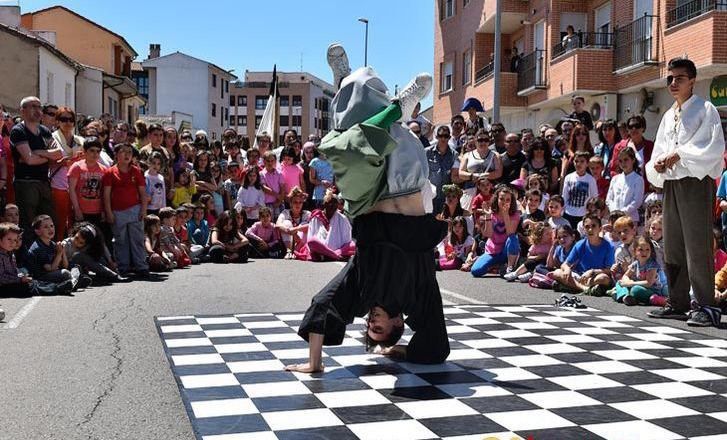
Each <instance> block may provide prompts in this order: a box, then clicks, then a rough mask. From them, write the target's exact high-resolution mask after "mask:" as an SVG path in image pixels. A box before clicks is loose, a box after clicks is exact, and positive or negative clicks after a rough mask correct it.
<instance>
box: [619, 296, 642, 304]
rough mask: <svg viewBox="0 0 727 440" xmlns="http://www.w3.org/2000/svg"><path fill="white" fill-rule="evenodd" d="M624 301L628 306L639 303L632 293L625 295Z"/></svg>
mask: <svg viewBox="0 0 727 440" xmlns="http://www.w3.org/2000/svg"><path fill="white" fill-rule="evenodd" d="M623 302H624V304H626V305H627V306H635V305H637V304H638V303H639V301H638V300H637V299H636V298H634V297H633V296H630V295H626V296H624V299H623Z"/></svg>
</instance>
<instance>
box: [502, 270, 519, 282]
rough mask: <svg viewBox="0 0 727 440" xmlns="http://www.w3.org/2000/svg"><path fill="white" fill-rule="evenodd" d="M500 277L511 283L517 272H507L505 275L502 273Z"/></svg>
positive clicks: (516, 276)
mask: <svg viewBox="0 0 727 440" xmlns="http://www.w3.org/2000/svg"><path fill="white" fill-rule="evenodd" d="M502 277H503V278H504V279H505V281H507V282H508V283H511V282H513V281H515V280H516V279H517V278H518V275H517V272H508V273H506V274H505V275H503V276H502Z"/></svg>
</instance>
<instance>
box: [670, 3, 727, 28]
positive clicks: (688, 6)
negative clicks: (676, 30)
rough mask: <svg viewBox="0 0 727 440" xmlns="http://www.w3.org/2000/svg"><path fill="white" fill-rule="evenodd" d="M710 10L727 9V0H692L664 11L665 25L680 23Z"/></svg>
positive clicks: (671, 25)
mask: <svg viewBox="0 0 727 440" xmlns="http://www.w3.org/2000/svg"><path fill="white" fill-rule="evenodd" d="M711 11H727V0H693V1H690V2H688V3H684V4H683V5H680V6H677V7H676V8H674V9H671V10H670V11H668V12H667V13H666V27H667V29H668V28H671V27H673V26H676V25H679V24H682V23H684V22H686V21H689V20H691V19H693V18H697V17H700V16H702V15H705V14H707V13H709V12H711Z"/></svg>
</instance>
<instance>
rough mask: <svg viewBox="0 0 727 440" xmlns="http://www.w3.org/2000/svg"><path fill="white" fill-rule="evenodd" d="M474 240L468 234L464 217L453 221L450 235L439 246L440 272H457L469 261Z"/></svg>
mask: <svg viewBox="0 0 727 440" xmlns="http://www.w3.org/2000/svg"><path fill="white" fill-rule="evenodd" d="M474 242H475V241H474V239H473V238H472V236H471V235H470V234H469V232H467V221H466V220H465V219H464V217H462V216H457V217H455V218H453V219H452V221H451V223H450V224H449V233H448V234H447V236H446V237H444V240H442V242H441V243H439V246H438V247H437V250H438V252H439V258H438V259H437V260H436V261H435V263H436V264H437V267H438V268H439V269H440V270H456V269H460V268H461V267H462V264H463V263H464V262H465V261H466V260H467V253H468V251H469V250H470V249H472V245H473V244H474Z"/></svg>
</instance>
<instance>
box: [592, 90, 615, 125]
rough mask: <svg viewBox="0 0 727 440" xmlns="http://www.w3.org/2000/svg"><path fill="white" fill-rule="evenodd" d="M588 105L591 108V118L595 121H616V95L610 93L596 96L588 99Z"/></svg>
mask: <svg viewBox="0 0 727 440" xmlns="http://www.w3.org/2000/svg"><path fill="white" fill-rule="evenodd" d="M586 102H587V105H588V106H589V108H590V112H591V118H592V119H593V120H594V121H598V120H605V119H614V120H615V119H616V118H617V115H618V108H617V107H616V104H617V103H616V94H614V93H608V94H604V95H595V96H591V97H589V98H586Z"/></svg>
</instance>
